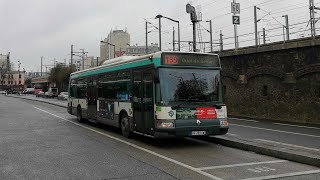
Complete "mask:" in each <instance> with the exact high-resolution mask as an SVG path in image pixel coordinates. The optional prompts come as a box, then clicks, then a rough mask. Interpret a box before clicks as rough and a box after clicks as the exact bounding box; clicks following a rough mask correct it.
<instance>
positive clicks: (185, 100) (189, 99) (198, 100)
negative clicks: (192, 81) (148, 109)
mask: <svg viewBox="0 0 320 180" xmlns="http://www.w3.org/2000/svg"><path fill="white" fill-rule="evenodd" d="M198 96H200V94H195V95H194V96H190V97H189V98H188V99H179V100H182V101H183V102H181V103H179V104H178V105H175V106H172V108H178V107H180V106H181V105H182V104H185V103H186V102H191V101H194V102H205V100H203V99H198V98H194V97H198ZM192 98H194V99H192Z"/></svg>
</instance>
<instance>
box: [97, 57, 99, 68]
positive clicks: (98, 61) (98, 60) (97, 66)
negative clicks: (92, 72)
mask: <svg viewBox="0 0 320 180" xmlns="http://www.w3.org/2000/svg"><path fill="white" fill-rule="evenodd" d="M98 66H99V58H98V57H97V67H98Z"/></svg>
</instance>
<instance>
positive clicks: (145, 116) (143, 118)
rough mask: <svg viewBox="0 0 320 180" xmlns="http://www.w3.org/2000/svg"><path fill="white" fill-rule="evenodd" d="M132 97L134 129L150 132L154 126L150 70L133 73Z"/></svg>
mask: <svg viewBox="0 0 320 180" xmlns="http://www.w3.org/2000/svg"><path fill="white" fill-rule="evenodd" d="M132 97H133V121H134V125H135V130H136V131H138V132H141V133H148V134H150V133H149V132H151V129H152V128H153V126H154V120H153V82H152V70H147V71H139V72H134V73H133V94H132Z"/></svg>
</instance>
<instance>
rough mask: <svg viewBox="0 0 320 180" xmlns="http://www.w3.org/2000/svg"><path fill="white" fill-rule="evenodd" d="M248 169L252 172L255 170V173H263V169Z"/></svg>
mask: <svg viewBox="0 0 320 180" xmlns="http://www.w3.org/2000/svg"><path fill="white" fill-rule="evenodd" d="M247 170H248V171H252V172H255V173H261V171H259V170H256V169H251V168H249V169H247Z"/></svg>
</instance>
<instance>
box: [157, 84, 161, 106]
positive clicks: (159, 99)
mask: <svg viewBox="0 0 320 180" xmlns="http://www.w3.org/2000/svg"><path fill="white" fill-rule="evenodd" d="M160 102H161V93H160V83H156V103H160Z"/></svg>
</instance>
